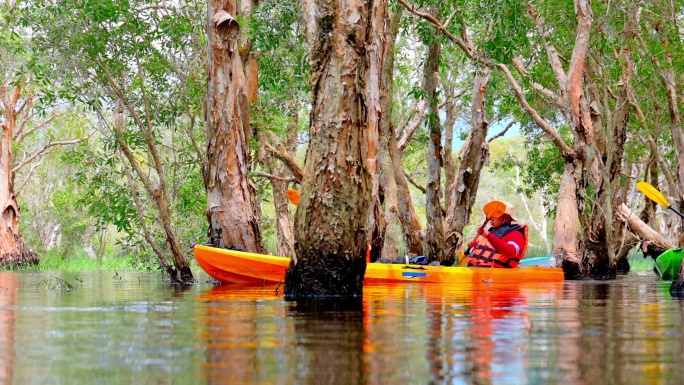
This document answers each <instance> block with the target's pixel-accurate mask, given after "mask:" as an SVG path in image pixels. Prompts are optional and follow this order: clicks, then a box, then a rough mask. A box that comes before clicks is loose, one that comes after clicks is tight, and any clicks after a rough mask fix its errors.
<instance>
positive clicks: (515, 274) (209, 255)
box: [194, 245, 564, 284]
mask: <svg viewBox="0 0 684 385" xmlns="http://www.w3.org/2000/svg"><path fill="white" fill-rule="evenodd" d="M194 251H195V259H196V260H197V263H199V265H200V266H201V267H202V269H204V271H206V272H207V274H209V275H210V276H211V277H212V278H214V279H216V280H218V281H220V282H222V283H278V282H284V281H285V271H286V270H287V267H288V266H289V265H290V258H286V257H275V256H271V255H264V254H255V253H248V252H244V251H236V250H227V249H221V248H216V247H211V246H204V245H197V246H195V249H194ZM364 278H365V281H366V282H427V283H497V284H498V283H524V282H561V281H563V280H564V275H563V270H562V269H559V268H552V267H524V268H515V269H497V268H478V267H454V266H425V265H403V264H384V263H369V264H368V265H367V266H366V275H365V277H364Z"/></svg>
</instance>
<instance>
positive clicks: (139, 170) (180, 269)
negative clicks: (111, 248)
mask: <svg viewBox="0 0 684 385" xmlns="http://www.w3.org/2000/svg"><path fill="white" fill-rule="evenodd" d="M141 78H142V76H141ZM112 85H113V84H112ZM143 95H144V88H143ZM118 98H119V99H118V102H117V104H116V107H115V112H114V116H115V124H114V126H113V128H114V135H115V138H116V142H117V144H118V146H119V149H120V151H121V152H122V153H123V155H124V156H125V158H126V159H127V160H128V162H129V164H130V165H131V167H132V168H133V170H134V171H135V173H136V174H137V175H138V177H139V178H140V180H141V181H142V183H143V185H144V186H145V190H146V191H147V193H148V194H149V196H150V197H151V198H152V201H153V202H154V204H155V206H156V208H157V215H158V216H157V219H158V221H159V222H158V224H159V225H160V226H161V227H162V229H163V230H164V235H165V236H166V242H167V243H168V245H169V249H171V256H172V258H173V267H172V266H171V265H169V263H168V262H167V261H166V259H165V258H164V257H163V256H160V263H161V264H162V266H163V267H164V269H166V272H167V273H168V274H169V277H170V278H171V280H172V281H173V282H179V283H191V282H194V278H193V276H192V270H190V264H189V263H188V260H187V258H186V257H185V253H184V252H183V249H182V247H181V245H180V242H179V240H178V236H177V235H176V231H175V229H174V228H173V226H172V224H171V210H170V207H169V198H168V197H169V195H168V192H167V188H166V177H165V174H164V169H163V165H162V161H161V158H160V157H159V154H158V151H157V148H156V144H155V141H154V137H153V133H152V129H151V126H149V125H145V124H143V123H142V120H141V119H140V117H139V116H138V115H136V114H135V109H134V108H133V107H132V106H131V105H130V104H128V103H127V101H126V99H125V98H124V97H123V95H122V94H119V97H118ZM124 105H125V106H126V107H127V108H128V112H129V113H130V114H131V115H133V120H135V121H136V122H137V124H138V127H139V128H140V130H141V131H142V132H143V133H144V135H145V142H146V144H147V148H148V150H149V153H150V155H151V156H150V157H151V158H152V162H151V165H152V167H153V169H154V171H155V172H156V176H157V178H158V179H159V182H158V183H157V184H155V183H154V182H153V181H152V178H150V176H149V175H148V173H147V172H146V171H145V170H143V167H142V165H141V164H140V162H138V160H137V157H136V155H135V154H134V153H133V151H132V150H131V148H130V147H129V146H128V144H127V143H126V140H125V139H124V125H123V123H122V122H121V121H122V119H121V115H122V113H123V106H124ZM147 122H150V119H149V116H148V117H147ZM132 193H133V194H135V192H134V191H132ZM150 245H151V246H152V248H153V249H155V248H156V245H155V243H154V242H152V243H150ZM158 251H159V250H158V248H156V250H155V252H158ZM159 255H160V254H158V256H159Z"/></svg>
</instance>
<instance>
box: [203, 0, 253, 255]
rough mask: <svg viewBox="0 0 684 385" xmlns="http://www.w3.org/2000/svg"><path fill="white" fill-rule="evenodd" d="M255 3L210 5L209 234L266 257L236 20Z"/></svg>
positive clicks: (245, 49)
mask: <svg viewBox="0 0 684 385" xmlns="http://www.w3.org/2000/svg"><path fill="white" fill-rule="evenodd" d="M252 6H253V5H252V2H251V1H241V2H239V7H238V2H236V1H235V0H209V1H208V2H207V20H206V22H207V24H206V28H207V60H206V66H207V99H206V100H207V104H206V117H205V125H206V138H207V152H206V157H207V158H206V162H205V164H204V170H203V171H204V181H205V185H206V189H207V212H206V214H207V219H208V221H209V232H210V233H212V232H214V231H216V230H215V229H221V230H222V231H221V244H222V245H226V246H241V247H243V248H244V249H246V250H248V251H251V252H258V253H263V252H265V249H264V246H263V242H262V239H261V230H260V227H259V219H260V211H259V206H258V205H257V203H256V200H255V198H254V186H253V184H252V182H251V181H250V178H249V174H248V172H249V169H248V165H249V163H250V161H251V156H250V152H249V141H250V138H251V136H252V132H251V126H250V111H249V99H248V94H247V81H246V76H245V65H246V62H247V61H248V60H249V59H250V53H249V46H250V45H249V44H248V41H247V37H246V36H245V35H242V34H241V33H240V25H239V24H238V21H237V19H238V18H240V17H249V15H250V14H251V13H252V12H253V10H252Z"/></svg>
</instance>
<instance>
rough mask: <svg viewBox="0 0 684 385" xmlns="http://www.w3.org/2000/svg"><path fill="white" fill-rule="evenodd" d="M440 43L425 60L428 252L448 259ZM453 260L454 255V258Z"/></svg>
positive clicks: (426, 240)
mask: <svg viewBox="0 0 684 385" xmlns="http://www.w3.org/2000/svg"><path fill="white" fill-rule="evenodd" d="M439 57H440V43H439V42H434V43H432V44H431V45H430V46H429V47H428V48H427V57H426V60H425V71H424V82H425V83H424V88H425V92H426V95H427V98H428V104H429V110H430V112H429V114H428V131H429V134H430V141H429V142H428V176H427V186H426V190H427V191H426V193H425V199H426V201H427V202H426V211H427V226H426V229H425V255H427V256H428V257H429V258H430V259H431V260H433V261H439V262H440V263H445V262H446V260H445V254H444V225H443V222H444V214H442V205H441V199H442V197H441V195H442V189H441V187H442V183H441V175H440V174H441V169H442V127H441V125H440V123H439V116H438V115H439V102H438V100H437V72H438V71H439ZM452 263H453V258H452Z"/></svg>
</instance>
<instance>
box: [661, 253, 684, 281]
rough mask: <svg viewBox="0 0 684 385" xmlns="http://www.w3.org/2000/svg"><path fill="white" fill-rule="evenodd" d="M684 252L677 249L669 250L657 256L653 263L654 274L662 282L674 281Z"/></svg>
mask: <svg viewBox="0 0 684 385" xmlns="http://www.w3.org/2000/svg"><path fill="white" fill-rule="evenodd" d="M683 256H684V250H682V248H680V247H677V248H674V249H670V250H668V251H666V252H664V253H662V254H660V255H659V256H658V258H656V261H655V268H656V272H658V274H660V277H661V278H662V279H664V280H668V281H671V280H674V279H677V277H678V276H679V268H680V267H681V266H682V257H683Z"/></svg>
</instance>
